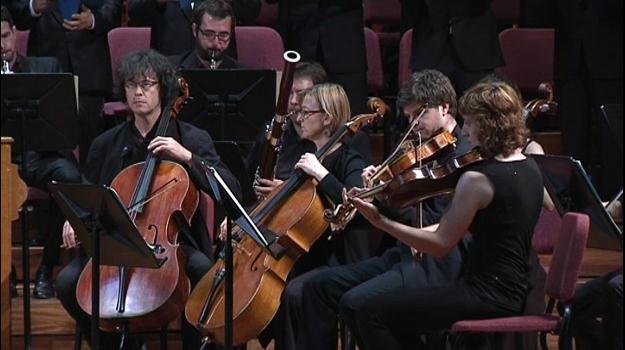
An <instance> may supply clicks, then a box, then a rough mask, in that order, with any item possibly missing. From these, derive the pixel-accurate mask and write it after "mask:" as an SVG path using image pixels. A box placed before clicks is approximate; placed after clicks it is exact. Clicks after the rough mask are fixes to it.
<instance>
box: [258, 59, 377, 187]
mask: <svg viewBox="0 0 625 350" xmlns="http://www.w3.org/2000/svg"><path fill="white" fill-rule="evenodd" d="M327 81H328V76H327V74H326V71H325V69H323V67H322V66H321V65H320V64H319V63H316V62H298V63H297V64H296V66H295V71H294V73H293V85H292V87H291V91H290V94H289V100H288V103H289V104H288V107H287V113H289V114H290V118H289V119H288V121H287V123H286V126H285V128H284V132H283V134H282V139H281V141H280V150H279V152H278V160H277V163H276V166H275V175H276V176H275V179H262V178H259V179H256V178H254V175H255V174H254V172H255V171H256V169H257V168H258V166H259V165H260V162H261V161H262V160H261V159H260V158H261V153H262V152H261V151H262V146H263V143H264V142H265V138H266V132H267V131H266V130H267V127H265V128H263V130H262V131H261V132H260V133H259V134H258V136H257V138H256V142H255V143H254V146H253V147H252V150H251V151H250V153H249V155H248V157H247V159H246V162H247V167H248V172H249V173H250V175H251V176H252V178H254V182H255V183H254V185H255V186H254V190H255V192H256V194H257V195H258V196H259V197H261V196H264V195H267V194H269V193H271V191H273V190H274V189H275V188H276V187H277V186H278V185H280V184H281V183H282V181H283V180H286V179H288V178H289V176H291V174H292V172H293V169H294V166H295V163H297V161H298V160H299V159H300V157H301V156H302V154H304V153H306V152H314V151H315V146H314V144H313V143H312V142H311V141H309V140H307V139H305V138H302V134H301V128H300V125H299V121H298V118H297V113H299V112H300V110H301V105H302V99H303V97H304V95H306V92H307V91H308V90H310V89H311V88H312V87H313V86H315V85H317V84H322V83H326V82H327ZM347 143H349V145H350V147H351V148H352V149H354V150H355V151H356V152H358V153H359V154H360V155H361V156H362V157H363V158H364V160H365V162H368V161H370V159H371V145H370V142H369V137H368V135H367V134H366V133H365V132H364V131H362V130H359V131H358V132H357V133H356V134H355V135H354V136H353V137H352V138H350V139H348V141H347Z"/></svg>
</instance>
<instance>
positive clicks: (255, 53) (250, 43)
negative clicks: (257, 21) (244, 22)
mask: <svg viewBox="0 0 625 350" xmlns="http://www.w3.org/2000/svg"><path fill="white" fill-rule="evenodd" d="M235 31H236V36H237V56H238V58H239V63H241V64H242V65H244V66H246V67H248V68H252V69H272V70H276V71H281V70H282V69H283V68H284V59H283V58H282V55H283V54H284V44H283V43H282V37H280V34H278V32H277V31H275V30H274V29H271V28H268V27H255V26H250V27H236V28H235Z"/></svg>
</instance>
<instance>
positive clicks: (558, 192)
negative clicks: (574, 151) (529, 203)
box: [532, 155, 623, 250]
mask: <svg viewBox="0 0 625 350" xmlns="http://www.w3.org/2000/svg"><path fill="white" fill-rule="evenodd" d="M532 157H533V158H534V160H536V163H538V166H539V167H540V170H541V172H542V174H543V180H544V184H545V188H547V192H549V195H550V196H551V199H552V200H553V202H554V204H555V206H556V209H557V210H558V213H560V215H564V214H565V213H567V212H570V211H574V212H579V213H585V214H588V216H590V220H591V224H590V235H589V240H588V246H589V247H595V248H604V249H611V250H618V249H619V247H620V248H621V249H622V245H623V232H622V230H621V229H619V227H618V226H617V225H616V224H615V223H614V220H613V219H612V217H611V216H610V214H608V212H607V210H606V208H605V207H604V206H603V204H602V203H601V199H600V198H599V195H598V194H597V191H596V190H595V188H594V186H593V185H592V183H591V182H590V179H589V178H588V175H586V171H585V170H584V168H583V167H582V164H581V163H580V162H579V161H578V160H575V159H573V158H571V157H565V156H554V155H532Z"/></svg>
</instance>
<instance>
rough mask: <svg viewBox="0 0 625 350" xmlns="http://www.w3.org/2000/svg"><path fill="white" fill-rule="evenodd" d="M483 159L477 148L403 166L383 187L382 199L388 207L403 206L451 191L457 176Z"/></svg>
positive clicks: (396, 207)
mask: <svg viewBox="0 0 625 350" xmlns="http://www.w3.org/2000/svg"><path fill="white" fill-rule="evenodd" d="M481 160H482V156H481V155H480V153H479V151H478V150H477V149H473V150H472V151H470V152H468V153H465V154H463V155H461V156H459V157H456V158H452V159H450V160H448V161H446V162H445V163H443V164H441V165H438V166H435V167H433V166H432V165H431V164H430V165H425V166H422V167H413V168H411V169H408V170H406V171H405V172H403V173H402V174H400V175H399V176H396V177H395V178H393V180H392V181H391V182H390V183H389V184H388V185H387V186H386V187H385V188H384V191H383V192H382V194H381V196H382V200H384V201H385V202H386V203H387V204H388V205H389V206H390V207H391V208H395V209H398V208H405V207H408V206H412V205H415V204H417V203H419V202H421V201H423V200H426V199H428V198H431V197H435V196H438V195H441V194H447V193H452V192H453V190H454V188H455V186H456V183H457V182H458V179H459V178H460V176H461V175H462V174H463V173H464V172H465V171H467V170H469V169H470V167H471V166H472V165H474V164H476V163H477V162H479V161H481Z"/></svg>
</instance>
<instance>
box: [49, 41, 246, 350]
mask: <svg viewBox="0 0 625 350" xmlns="http://www.w3.org/2000/svg"><path fill="white" fill-rule="evenodd" d="M117 76H118V80H117V81H118V82H119V87H118V90H119V95H120V96H122V98H123V99H124V100H125V101H126V102H127V103H128V107H129V109H130V112H131V114H132V118H131V119H130V120H129V121H127V122H125V123H123V124H121V125H118V126H116V127H115V128H112V129H110V130H108V131H107V132H105V133H103V134H101V135H99V136H98V137H97V138H96V139H95V140H94V142H93V144H92V146H91V149H90V151H89V157H88V159H87V163H86V166H85V168H84V175H85V178H86V179H87V180H88V181H89V182H92V183H96V184H104V185H109V184H110V183H111V181H112V180H113V178H114V177H115V176H116V174H117V173H118V172H120V171H121V170H122V169H124V168H125V167H127V166H129V165H132V164H135V163H138V162H141V161H143V160H145V158H146V155H147V154H148V153H149V152H152V153H154V154H156V155H158V156H159V157H160V158H161V159H164V160H171V161H174V162H176V163H179V164H181V165H182V166H183V167H184V168H185V169H186V170H187V172H188V174H189V177H190V179H191V181H192V182H193V183H194V184H195V185H196V186H197V188H198V189H200V190H205V191H209V187H208V183H207V180H206V177H205V174H204V171H203V170H202V166H201V162H202V161H204V162H205V163H207V164H209V165H211V166H213V167H215V168H216V169H217V171H218V172H219V173H220V175H221V176H222V177H223V178H224V180H225V181H226V182H227V184H228V185H229V187H230V188H231V189H233V191H234V192H235V194H236V193H240V186H239V182H238V180H237V179H236V178H235V177H234V176H233V175H232V173H231V172H230V170H228V168H227V167H226V166H225V165H224V164H223V163H222V162H221V161H220V159H219V156H218V155H217V153H216V151H215V148H214V146H213V142H212V139H211V137H210V135H209V134H208V133H207V132H206V131H203V130H200V129H198V128H196V127H195V126H193V125H190V124H187V123H185V122H182V121H179V120H175V119H172V120H171V121H170V123H169V127H168V128H167V131H166V132H165V134H164V136H159V137H154V135H155V133H156V125H157V124H158V121H159V119H160V118H161V114H162V112H163V110H164V109H165V106H166V105H167V104H168V103H170V102H171V101H173V99H174V98H176V97H177V95H178V92H179V88H178V84H177V76H176V74H175V70H174V68H173V67H172V66H171V65H170V63H169V61H168V60H167V58H165V57H164V56H162V55H161V54H159V53H157V52H156V51H153V50H148V51H141V52H137V53H133V54H131V55H130V56H128V57H127V58H126V59H124V61H123V62H122V63H121V64H120V66H119V69H118V71H117ZM183 231H186V232H182V233H180V234H179V235H178V238H179V239H178V240H179V243H180V246H181V248H182V250H183V252H184V253H185V255H186V256H187V264H186V266H185V269H186V271H187V274H188V276H189V279H190V281H191V286H194V285H195V283H197V281H199V279H200V278H201V277H202V276H203V275H204V274H205V273H206V272H207V271H208V270H209V269H210V267H211V266H212V264H213V261H212V257H213V254H212V248H211V242H210V241H209V239H208V234H207V228H206V226H205V223H204V220H203V218H202V217H201V215H200V213H199V211H196V213H195V215H194V216H193V218H192V222H191V227H190V230H183ZM63 242H64V246H65V247H66V248H72V247H75V246H76V245H77V242H76V236H75V234H74V231H73V229H72V227H71V226H70V225H69V224H68V223H67V222H66V224H65V226H64V230H63ZM85 263H86V259H85V258H84V257H82V258H77V259H76V260H74V261H72V262H71V263H70V264H69V265H68V266H67V267H65V269H63V270H62V271H61V273H60V274H59V276H58V279H57V286H56V287H57V288H58V289H57V290H58V297H59V299H60V300H61V302H62V304H63V306H64V307H65V309H66V310H67V311H68V313H69V314H70V315H71V316H72V317H73V318H74V319H76V321H77V322H78V324H79V325H80V329H81V331H82V332H83V334H85V335H87V336H88V335H89V334H90V318H89V315H88V314H87V313H85V312H84V311H83V310H82V309H81V308H80V307H79V305H78V303H77V300H76V284H77V282H78V278H79V274H80V272H81V271H82V267H83V266H84V264H85ZM182 319H183V320H184V319H185V318H184V317H182ZM118 338H119V337H118V336H117V335H116V334H110V333H108V334H105V333H102V337H101V340H102V344H101V348H105V349H108V348H117V347H118V342H119V340H118ZM182 338H183V343H184V346H185V349H186V348H189V349H197V348H199V344H200V339H199V334H197V333H196V331H195V329H194V328H193V327H191V326H189V325H188V324H186V322H184V321H183V325H182ZM131 343H134V344H130V345H131V346H132V345H137V344H136V343H140V341H139V340H137V339H134V340H133V341H132V342H131Z"/></svg>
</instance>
